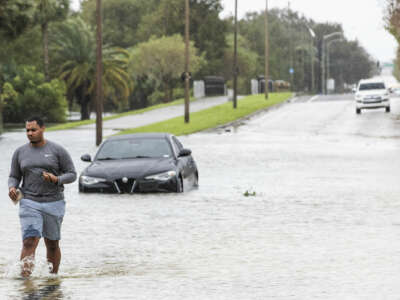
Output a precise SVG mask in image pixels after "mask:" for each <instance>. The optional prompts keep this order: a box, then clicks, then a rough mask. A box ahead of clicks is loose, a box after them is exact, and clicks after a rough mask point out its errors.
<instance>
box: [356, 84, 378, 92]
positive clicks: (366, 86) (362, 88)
mask: <svg viewBox="0 0 400 300" xmlns="http://www.w3.org/2000/svg"><path fill="white" fill-rule="evenodd" d="M382 89H385V84H384V83H383V82H371V83H361V84H360V87H359V88H358V90H360V91H367V90H382Z"/></svg>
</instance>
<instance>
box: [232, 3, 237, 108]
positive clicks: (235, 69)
mask: <svg viewBox="0 0 400 300" xmlns="http://www.w3.org/2000/svg"><path fill="white" fill-rule="evenodd" d="M233 48H234V49H233V108H237V75H238V74H237V0H235V33H234V41H233Z"/></svg>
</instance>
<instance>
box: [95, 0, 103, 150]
mask: <svg viewBox="0 0 400 300" xmlns="http://www.w3.org/2000/svg"><path fill="white" fill-rule="evenodd" d="M101 19H102V18H101V0H97V2H96V23H97V31H96V44H97V48H96V145H97V146H98V145H100V144H101V141H102V139H103V115H102V114H103V80H102V77H103V61H102V44H103V38H102V29H101V22H102V21H101Z"/></svg>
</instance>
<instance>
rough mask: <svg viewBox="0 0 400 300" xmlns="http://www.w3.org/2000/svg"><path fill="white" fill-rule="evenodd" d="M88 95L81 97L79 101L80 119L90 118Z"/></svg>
mask: <svg viewBox="0 0 400 300" xmlns="http://www.w3.org/2000/svg"><path fill="white" fill-rule="evenodd" d="M89 104H90V97H89V96H85V97H83V99H82V101H81V102H80V105H81V120H82V121H83V120H89V119H90V105H89Z"/></svg>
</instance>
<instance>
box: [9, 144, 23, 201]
mask: <svg viewBox="0 0 400 300" xmlns="http://www.w3.org/2000/svg"><path fill="white" fill-rule="evenodd" d="M21 178H22V172H21V168H20V166H19V162H18V150H17V151H15V152H14V154H13V157H12V160H11V170H10V176H9V177H8V195H9V197H10V198H11V199H12V200H14V201H15V200H16V199H17V187H18V186H19V183H20V182H21Z"/></svg>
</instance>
